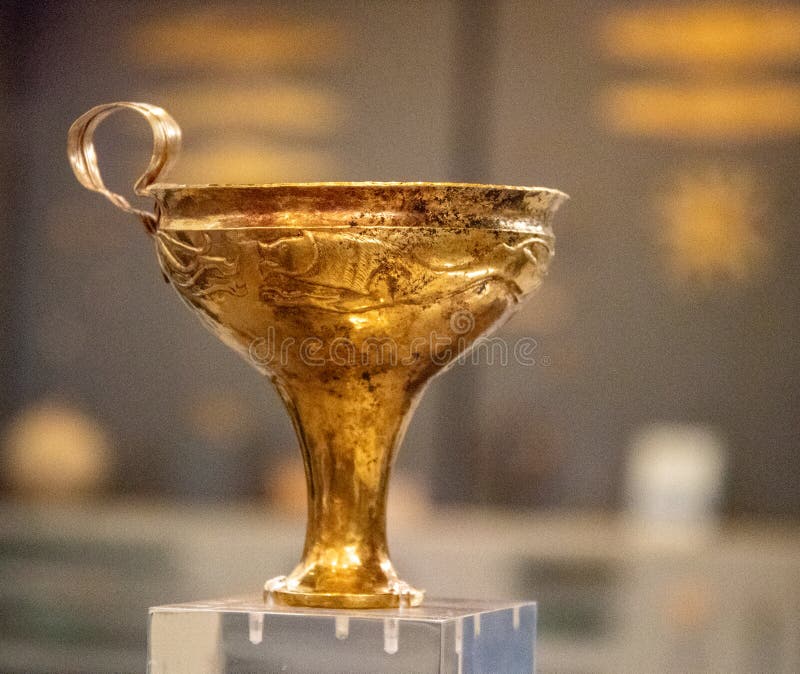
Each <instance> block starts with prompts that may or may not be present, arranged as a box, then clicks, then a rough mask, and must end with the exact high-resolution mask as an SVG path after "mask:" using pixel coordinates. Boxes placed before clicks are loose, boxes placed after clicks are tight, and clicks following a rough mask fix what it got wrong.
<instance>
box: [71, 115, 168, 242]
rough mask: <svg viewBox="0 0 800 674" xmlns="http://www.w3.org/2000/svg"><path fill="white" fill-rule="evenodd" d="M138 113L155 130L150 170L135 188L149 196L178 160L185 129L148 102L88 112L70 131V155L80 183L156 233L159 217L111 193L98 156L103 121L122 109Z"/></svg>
mask: <svg viewBox="0 0 800 674" xmlns="http://www.w3.org/2000/svg"><path fill="white" fill-rule="evenodd" d="M125 109H128V110H135V111H136V112H138V113H139V114H141V115H142V116H144V118H145V119H146V120H147V121H148V122H149V123H150V128H151V129H152V130H153V154H152V156H151V157H150V164H149V165H148V167H147V170H146V171H145V172H144V173H143V174H142V175H141V177H140V178H139V180H137V181H136V184H135V185H134V188H133V189H134V191H135V192H136V194H139V195H146V194H147V192H146V190H147V188H148V187H149V186H150V185H152V184H153V183H154V182H156V179H157V178H158V177H159V175H162V174H166V172H167V171H168V170H169V168H170V167H171V166H172V164H173V163H174V162H175V160H176V159H177V157H178V153H179V152H180V148H181V129H180V127H179V126H178V124H177V122H176V121H175V120H174V119H172V117H171V116H170V115H169V113H167V112H166V110H163V109H162V108H159V107H157V106H155V105H149V104H148V103H130V102H122V103H106V104H104V105H98V106H97V107H94V108H92V109H91V110H89V111H88V112H86V113H84V114H83V115H81V116H80V117H78V119H76V120H75V122H74V123H73V124H72V126H71V127H70V128H69V134H68V136H67V154H68V156H69V162H70V164H71V165H72V170H73V172H74V173H75V177H76V178H77V179H78V181H79V182H80V183H81V185H83V186H84V187H86V188H87V189H90V190H92V191H93V192H99V193H100V194H102V195H103V196H104V197H105V198H106V199H108V200H109V201H110V202H111V203H112V204H114V205H115V206H116V207H117V208H121V209H122V210H123V211H126V212H127V213H133V214H134V215H136V216H138V217H139V218H141V220H142V222H143V223H144V226H145V229H147V231H148V232H149V233H150V234H153V233H154V232H155V231H156V229H157V227H158V218H157V217H156V215H154V214H153V213H149V212H148V211H142V210H140V209H138V208H134V207H133V206H131V205H130V203H129V202H128V200H127V199H126V198H125V197H123V196H122V195H120V194H116V193H114V192H111V191H110V190H109V189H108V188H107V187H106V186H105V184H104V183H103V178H102V176H101V175H100V168H99V167H98V165H97V154H96V153H95V150H94V141H93V137H94V132H95V129H96V128H97V127H98V125H99V124H100V122H102V121H103V120H104V119H105V118H106V117H108V116H109V115H111V114H113V113H115V112H117V111H118V110H125Z"/></svg>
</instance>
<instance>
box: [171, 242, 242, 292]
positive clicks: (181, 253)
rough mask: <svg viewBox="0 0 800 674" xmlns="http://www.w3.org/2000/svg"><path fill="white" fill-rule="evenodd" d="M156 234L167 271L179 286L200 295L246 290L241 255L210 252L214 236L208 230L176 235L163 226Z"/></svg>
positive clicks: (173, 281)
mask: <svg viewBox="0 0 800 674" xmlns="http://www.w3.org/2000/svg"><path fill="white" fill-rule="evenodd" d="M155 238H156V246H157V249H158V259H159V261H160V263H161V266H162V269H163V271H164V274H165V275H166V276H167V278H168V279H170V281H171V282H172V283H174V284H175V285H176V286H177V287H179V288H187V289H191V291H192V294H194V295H197V296H209V295H215V294H218V293H222V294H229V295H234V296H238V297H241V296H242V295H244V294H245V292H246V287H245V284H244V282H243V281H242V279H241V278H239V260H238V258H237V259H233V260H230V259H228V258H227V257H224V256H221V255H211V254H210V253H211V248H212V244H211V237H210V236H209V235H208V234H207V233H205V232H194V231H188V230H187V231H183V232H181V233H180V234H179V235H175V234H173V233H171V232H168V231H164V230H160V231H159V232H158V233H157V235H156V237H155Z"/></svg>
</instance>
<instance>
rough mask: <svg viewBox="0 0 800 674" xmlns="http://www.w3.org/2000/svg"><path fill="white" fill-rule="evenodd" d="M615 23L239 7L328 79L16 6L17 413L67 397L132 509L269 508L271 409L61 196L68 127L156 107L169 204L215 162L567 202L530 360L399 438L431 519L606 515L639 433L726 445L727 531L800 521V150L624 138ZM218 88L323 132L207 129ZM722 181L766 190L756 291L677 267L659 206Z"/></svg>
mask: <svg viewBox="0 0 800 674" xmlns="http://www.w3.org/2000/svg"><path fill="white" fill-rule="evenodd" d="M624 6H625V5H624V3H592V4H591V5H587V4H586V3H582V2H545V3H526V2H519V3H513V2H498V3H466V2H464V3H456V2H394V3H392V2H363V3H357V2H338V3H321V2H317V3H304V4H303V5H302V6H300V5H297V4H295V3H288V2H287V3H268V4H263V3H259V4H256V3H253V4H252V5H249V4H248V3H231V4H230V5H228V6H227V10H226V11H225V12H224V13H223V14H222V15H220V16H221V18H220V22H221V24H222V25H223V27H224V25H229V24H230V25H235V24H236V22H237V21H239V24H240V25H241V26H243V27H245V28H246V27H247V26H248V25H249V26H250V27H251V28H252V27H253V26H255V27H256V28H259V27H263V29H264V30H265V31H266V30H268V29H269V27H270V26H271V25H273V24H272V23H270V22H271V21H272V22H273V23H274V21H278V22H279V23H278V24H277V25H278V26H279V28H280V26H282V25H286V26H290V29H287V30H293V29H292V28H291V26H296V25H297V24H300V25H304V24H308V25H311V26H315V27H316V29H318V30H319V31H320V32H319V33H318V35H319V36H320V38H319V39H320V40H321V41H322V42H321V44H322V50H321V51H320V52H319V54H321V56H319V55H318V58H317V57H315V58H310V57H309V56H308V54H309V53H311V54H312V56H313V54H315V53H317V52H314V50H313V49H311V48H310V47H309V48H307V49H305V50H304V48H303V46H302V45H300V46H298V47H297V52H296V53H295V54H294V55H293V56H292V55H291V54H290V55H289V56H286V57H285V58H281V59H278V61H277V62H270V60H269V58H268V55H267V56H265V55H264V54H261V53H257V54H256V57H253V60H252V62H251V63H250V65H249V66H247V67H242V66H237V65H236V58H230V59H228V60H224V61H222V62H220V63H217V64H213V63H211V64H209V63H205V62H203V63H199V64H194V65H193V64H192V61H191V59H190V58H189V59H188V60H184V61H174V62H169V61H165V60H163V59H159V58H151V57H149V56H148V50H153V49H157V48H159V45H160V44H162V43H163V38H162V43H158V42H157V41H156V42H155V43H154V44H144V43H143V40H142V38H141V36H142V35H143V34H144V33H143V31H145V30H146V27H148V26H150V27H152V26H153V25H155V26H160V27H161V29H162V30H165V31H167V35H168V32H169V30H170V28H174V30H175V31H176V33H177V34H180V33H181V31H184V32H185V30H186V27H187V26H188V25H194V24H192V21H193V20H195V18H196V17H197V16H198V15H200V16H202V15H203V11H205V10H197V9H196V8H195V7H194V5H191V4H182V3H159V4H157V5H156V4H151V3H149V2H129V3H116V2H75V3H37V4H36V6H35V7H34V6H33V5H29V4H28V3H23V2H18V3H16V4H15V3H11V4H7V5H6V6H5V7H4V9H3V16H4V24H5V26H7V29H8V31H9V32H10V34H12V35H14V36H15V38H14V40H13V41H11V42H9V43H5V46H4V48H3V58H4V63H5V65H6V68H8V64H11V66H12V71H13V77H12V78H11V79H12V84H13V86H11V87H10V89H9V91H10V92H11V94H12V98H11V103H12V106H11V109H10V111H9V113H8V117H9V119H10V123H8V124H5V127H6V129H7V130H10V131H11V133H10V134H7V140H6V141H5V142H8V143H11V144H12V145H11V146H12V150H11V152H10V156H13V157H15V164H14V167H15V172H14V175H12V176H10V177H9V175H8V173H9V170H8V169H9V164H8V163H6V165H5V166H4V168H3V170H4V174H3V179H2V185H0V194H1V195H2V198H3V200H4V202H5V203H6V204H7V207H6V209H5V211H6V213H5V218H6V220H5V221H6V223H7V224H6V226H5V228H4V230H3V232H2V234H1V235H0V236H2V242H3V244H4V245H3V255H4V257H3V262H4V265H3V266H4V270H5V274H6V276H7V277H8V278H7V281H6V283H5V285H4V290H3V291H2V298H0V301H2V302H3V304H4V306H8V310H7V311H5V315H6V316H7V320H6V321H5V323H4V327H5V333H4V336H3V337H2V342H0V346H2V348H3V350H4V358H3V365H2V372H0V374H2V375H3V377H4V381H5V382H6V388H7V390H8V391H9V395H8V396H6V398H4V399H3V400H4V410H3V412H4V416H7V415H8V414H10V413H12V412H14V411H15V410H18V409H20V408H22V407H23V406H25V405H27V404H29V403H31V402H33V401H35V400H38V399H40V398H42V397H52V396H58V397H62V398H65V399H67V400H69V401H71V402H73V403H74V404H76V405H78V406H80V407H82V408H83V409H85V410H87V411H89V412H91V413H92V414H94V415H96V416H97V417H98V418H99V419H101V421H102V422H103V423H104V424H105V425H107V426H108V427H109V428H110V430H111V432H112V433H113V436H114V437H115V439H116V444H117V452H118V460H119V466H118V479H117V488H118V489H119V490H122V491H137V492H138V491H157V492H165V493H171V494H178V495H185V496H188V497H191V498H200V497H202V496H204V495H205V496H217V497H220V498H229V497H231V496H232V495H235V494H242V493H254V492H255V491H257V489H258V486H259V484H260V483H261V477H260V474H261V471H262V470H263V469H264V467H266V466H268V465H270V463H271V462H274V461H276V460H278V459H280V458H281V457H282V456H285V455H287V454H288V453H289V452H291V451H294V446H295V442H294V438H293V435H292V431H291V428H290V425H289V422H288V419H287V418H286V415H285V413H284V412H283V410H282V409H281V407H280V404H279V401H278V399H277V396H276V395H275V394H274V393H273V392H272V391H271V390H269V389H268V388H267V387H266V386H264V382H262V381H261V380H259V378H258V376H257V375H256V374H255V373H254V372H252V371H250V370H249V369H248V366H247V365H246V364H245V363H244V362H240V361H239V359H238V358H237V357H236V356H234V355H233V354H232V353H229V352H228V350H227V349H226V348H225V347H223V346H222V345H221V344H218V343H217V342H216V341H215V338H213V337H212V336H210V335H209V334H207V333H206V332H205V331H204V330H202V329H200V327H199V325H198V324H196V321H195V319H194V318H193V317H192V316H190V315H189V313H188V312H186V311H184V310H183V308H182V307H181V306H179V303H178V300H177V298H176V297H175V296H174V293H172V291H171V290H170V289H169V288H168V287H167V286H165V285H164V283H163V282H162V281H161V279H160V275H159V273H158V270H157V265H156V261H155V259H154V255H153V251H152V249H151V246H150V244H149V242H148V240H147V239H146V237H145V236H144V235H143V234H142V232H141V231H140V228H139V227H138V226H137V224H136V223H135V222H134V221H133V220H132V219H130V218H129V217H126V216H125V215H124V214H122V213H121V212H119V211H116V210H115V209H113V207H111V206H110V205H109V204H107V203H106V202H105V201H103V200H102V199H100V198H99V197H97V196H95V195H90V194H88V193H87V192H85V191H84V190H83V189H82V188H80V187H79V186H78V185H77V183H76V182H75V180H74V179H73V177H72V175H71V172H70V170H69V167H68V165H67V162H66V160H65V157H64V142H65V135H66V129H67V127H68V126H69V123H70V122H71V121H72V120H73V119H74V118H75V117H77V116H78V115H79V114H81V113H82V112H83V111H85V110H86V109H88V108H89V107H91V106H92V105H94V104H97V103H100V102H106V101H113V100H125V99H128V100H137V99H141V100H147V101H152V102H156V103H159V104H161V105H163V106H164V107H166V108H167V109H169V110H170V111H171V112H173V114H174V115H175V116H176V118H177V119H178V121H179V122H181V121H182V120H184V119H185V120H186V122H185V123H184V147H185V148H186V150H187V152H186V155H185V158H184V162H182V163H180V164H179V166H178V167H177V169H176V170H175V172H174V176H173V177H174V179H175V180H176V181H181V180H193V181H202V180H206V181H217V180H219V179H220V178H219V174H218V173H217V172H215V171H214V169H215V166H216V165H215V164H212V165H211V166H207V165H205V163H204V162H203V161H202V160H203V159H204V158H206V159H207V158H209V157H212V158H213V157H217V160H218V161H219V165H220V166H225V165H226V164H225V161H226V158H225V157H220V156H219V155H220V152H219V149H218V148H220V147H222V148H224V147H226V146H227V147H232V148H251V149H252V150H253V154H254V155H255V156H258V155H259V153H261V154H262V155H264V156H267V155H271V154H272V155H274V156H275V157H277V161H280V160H281V158H283V163H282V164H279V166H278V168H275V164H269V163H267V162H265V163H264V164H263V166H260V170H259V165H258V164H257V163H256V164H254V165H253V166H252V167H250V169H249V170H250V171H251V174H252V175H250V178H249V181H251V182H269V181H272V180H292V179H294V180H308V179H317V180H367V179H374V180H379V179H397V180H402V179H416V180H468V181H481V182H497V183H505V184H540V185H547V186H553V187H559V188H561V189H563V190H565V191H567V192H568V193H570V194H571V195H572V197H573V199H572V201H571V202H570V203H568V204H567V206H566V207H565V208H564V210H563V213H561V214H560V215H559V217H558V218H557V221H556V232H557V235H558V254H557V258H556V261H555V263H554V265H553V268H552V274H551V276H550V278H549V279H548V281H547V283H546V284H545V286H544V288H543V290H542V292H541V295H540V297H539V298H537V299H534V300H533V301H531V302H530V303H529V305H528V306H527V307H525V309H523V311H522V313H521V315H519V316H518V317H517V318H516V319H515V320H514V321H512V322H511V323H510V324H509V325H508V326H507V327H506V328H504V332H503V334H504V335H505V336H506V337H507V338H508V339H509V340H512V341H513V340H514V339H517V338H519V337H520V336H534V337H535V338H536V339H537V343H538V348H537V353H538V354H539V355H540V356H541V358H539V360H538V363H537V365H535V366H532V367H516V368H514V367H502V366H500V365H497V364H495V365H487V364H485V363H484V364H480V365H476V366H463V367H458V368H456V369H455V370H453V371H451V372H450V373H449V374H447V375H446V376H445V377H443V378H441V379H439V380H437V381H436V382H435V383H434V385H433V386H432V389H431V390H430V392H429V393H428V395H427V397H426V399H425V400H424V402H423V404H422V405H421V407H420V410H419V412H418V415H417V417H416V418H415V421H414V422H413V424H412V427H411V430H410V433H409V437H408V439H407V441H406V443H405V446H404V448H403V450H402V452H401V455H400V459H399V461H400V467H401V468H404V469H407V470H411V471H416V472H417V473H419V474H420V475H423V476H430V475H432V476H433V478H432V488H433V491H434V493H435V494H436V495H437V497H438V498H439V499H442V500H456V501H472V502H479V503H497V504H511V505H545V506H565V507H611V506H614V505H615V504H616V503H617V500H618V496H619V492H620V480H621V468H622V464H623V462H624V456H625V453H626V451H627V449H628V446H629V442H630V437H631V435H632V433H634V432H635V431H636V430H637V429H638V428H639V427H640V426H642V425H645V424H648V423H651V422H654V421H664V420H666V421H679V422H692V423H702V424H708V425H712V426H714V427H716V428H718V429H720V432H721V433H722V434H723V436H724V437H725V438H726V441H727V444H728V447H729V450H730V462H729V463H730V465H729V468H730V474H729V490H728V498H727V508H728V510H729V511H730V512H733V513H761V514H767V513H783V514H790V515H794V516H797V515H799V514H800V490H798V489H797V483H798V478H800V452H798V451H797V440H796V438H797V437H798V431H800V428H799V427H800V420H799V418H798V414H797V411H796V404H797V403H796V401H797V400H798V395H799V394H800V378H798V364H799V363H798V361H800V347H798V344H797V334H798V322H800V321H799V319H800V310H798V305H799V302H798V300H800V285H799V284H798V283H797V280H798V267H797V259H798V253H800V250H798V247H799V246H800V244H798V239H797V236H796V231H797V224H798V223H797V215H796V214H797V213H798V212H800V197H799V196H798V193H797V190H796V188H795V186H796V184H797V177H798V175H797V174H798V168H799V167H798V160H797V157H798V156H800V152H798V151H799V150H800V143H798V137H797V136H794V135H791V134H790V135H784V136H781V137H780V138H777V139H755V140H754V141H751V142H748V143H746V144H741V143H734V142H714V143H708V142H704V141H693V142H687V141H682V140H674V139H673V140H664V139H658V138H652V137H638V136H630V135H628V136H626V135H623V134H619V133H616V132H614V131H613V130H611V129H610V128H609V127H608V124H606V123H604V121H603V119H602V116H601V115H600V114H598V105H597V101H598V100H599V97H600V96H601V94H602V92H603V91H605V90H606V88H607V87H609V86H613V85H614V82H616V81H619V80H626V79H628V78H630V77H640V76H641V73H639V72H634V73H631V72H628V70H627V69H626V68H625V67H624V66H621V65H620V64H619V63H615V62H613V61H610V60H609V59H606V58H604V56H603V53H602V50H601V49H600V47H599V46H598V40H597V27H598V25H599V23H600V20H601V18H602V16H604V14H605V13H606V12H607V11H608V10H609V9H614V8H619V7H624ZM226 22H227V23H226ZM259 22H260V23H259ZM280 22H283V23H280ZM212 23H213V22H212ZM243 30H244V29H243ZM326 36H327V37H326ZM265 39H266V38H265ZM326 40H327V41H326ZM167 43H168V40H167ZM180 44H181V45H184V47H185V41H184V42H181V43H180ZM312 46H313V45H312ZM190 47H191V45H190V46H189V47H186V49H188V50H189V52H191V48H190ZM259 54H260V55H259ZM187 58H188V57H187ZM259 59H260V60H259ZM789 76H790V77H796V73H793V72H792V73H789ZM204 91H216V92H223V93H224V92H232V91H233V92H240V93H241V92H245V94H248V93H249V95H251V96H252V95H253V92H263V96H264V99H265V100H269V96H270V95H271V92H275V95H276V96H277V95H279V94H280V95H290V94H292V92H295V93H296V92H298V91H299V92H300V100H301V102H302V101H306V104H307V106H309V107H307V108H306V109H305V110H306V111H307V110H311V111H312V114H313V110H314V102H313V101H314V100H316V99H314V98H313V97H314V96H320V97H321V99H320V100H321V105H322V107H321V108H319V109H320V110H323V109H324V110H327V112H325V114H324V115H322V113H321V116H324V117H325V119H327V120H328V121H327V123H326V124H324V125H323V126H322V127H320V128H306V127H304V126H303V125H302V124H300V125H293V124H292V120H291V119H289V120H288V121H287V120H286V119H283V118H281V117H280V115H278V117H275V116H274V115H272V114H267V113H266V112H265V114H264V119H265V120H266V121H263V122H260V121H259V120H258V119H257V117H258V116H257V115H256V116H255V117H256V120H255V121H253V117H254V116H253V115H252V114H249V113H251V112H252V111H249V112H248V114H244V113H243V115H242V119H241V120H239V118H237V112H236V107H235V103H234V102H232V103H230V104H229V105H226V103H225V101H226V98H225V96H223V97H222V98H221V102H220V103H219V104H217V105H216V106H214V107H213V109H210V113H213V115H212V116H211V117H210V118H208V119H206V120H205V121H204V119H203V116H202V115H197V114H196V110H193V108H192V105H193V102H195V101H197V95H198V94H202V93H203V92H204ZM281 92H283V93H281ZM287 92H288V94H287ZM303 96H306V98H303ZM308 96H311V98H310V99H309V98H307V97H308ZM231 100H233V99H231ZM247 100H254V99H247ZM309 100H310V101H311V103H308V101H309ZM283 105H284V107H286V106H287V105H288V106H289V107H291V103H284V104H283ZM325 106H328V107H325ZM193 112H194V113H195V114H192V113H193ZM302 114H306V112H303V113H302ZM302 114H301V115H300V116H302ZM214 115H216V116H214ZM270 120H271V121H270ZM106 126H107V127H108V128H106ZM99 136H100V138H99V140H98V148H99V153H100V157H101V162H102V163H103V169H104V171H105V173H106V175H107V177H108V182H109V183H110V184H111V185H112V186H114V187H115V188H117V189H118V190H120V191H127V185H128V184H129V183H130V182H131V181H132V177H133V176H136V175H137V174H138V171H140V170H141V167H142V166H143V164H144V162H145V161H146V157H147V152H148V149H147V146H148V143H149V139H148V137H147V134H146V131H145V129H144V125H143V124H141V123H139V122H138V121H136V120H135V119H133V118H124V116H121V117H120V119H116V118H113V119H111V120H109V121H108V122H107V124H106V125H104V127H103V129H102V130H101V131H100V132H99ZM215 153H216V154H215ZM293 158H294V159H293ZM201 164H203V165H201ZM697 167H699V168H697ZM708 167H711V169H715V168H718V169H719V170H721V171H722V172H723V173H725V172H726V171H727V172H728V173H736V172H737V171H742V170H744V171H746V172H749V173H748V175H750V174H754V175H755V176H756V179H755V184H756V186H757V187H758V189H759V192H758V195H759V198H760V200H762V201H763V204H761V205H762V206H763V209H762V212H761V215H760V216H759V217H760V219H759V231H760V232H761V234H762V236H763V237H764V238H765V240H766V241H767V243H768V247H769V256H768V258H767V261H766V263H764V264H759V265H755V266H754V268H753V269H752V270H750V271H749V272H748V274H747V275H746V278H745V279H744V280H743V281H739V280H736V281H728V280H726V279H717V280H715V281H712V282H710V283H707V282H700V281H697V280H692V279H689V280H677V281H676V280H675V279H674V278H672V275H671V272H670V267H669V255H668V251H666V250H665V246H664V243H663V239H664V236H663V231H664V228H665V227H666V226H667V225H666V224H665V222H664V219H663V217H661V216H660V215H659V212H658V210H657V208H656V206H655V205H654V204H656V203H657V197H658V194H660V191H663V190H668V189H669V186H670V185H671V184H673V183H674V181H675V180H676V178H675V177H676V176H680V175H682V174H683V173H682V172H684V171H686V170H689V171H691V170H695V169H696V170H700V171H704V170H707V169H708ZM247 168H248V167H247V166H245V169H247ZM236 170H244V169H242V168H241V166H240V167H238V168H237V169H236ZM709 170H710V169H709ZM9 214H13V217H10V215H9ZM7 260H8V261H7ZM9 327H10V328H11V330H9ZM220 400H224V401H227V402H228V403H229V404H230V405H231V406H232V407H233V408H234V409H237V410H238V418H237V419H236V424H235V425H236V428H237V430H236V432H234V433H232V434H231V436H230V438H229V439H228V440H223V441H220V440H219V439H218V438H217V439H215V440H213V441H212V440H209V439H208V438H207V437H204V435H203V433H202V432H201V431H199V430H198V428H197V424H196V423H195V419H196V415H197V413H198V412H197V411H198V410H199V409H202V408H203V406H204V405H213V404H215V401H217V402H218V401H220ZM215 443H216V444H215ZM220 445H221V446H220Z"/></svg>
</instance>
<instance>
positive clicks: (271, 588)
mask: <svg viewBox="0 0 800 674" xmlns="http://www.w3.org/2000/svg"><path fill="white" fill-rule="evenodd" d="M424 597H425V591H424V590H417V589H415V588H413V587H411V586H410V585H408V583H404V582H402V581H399V582H397V583H396V586H395V587H394V588H393V589H392V591H391V592H376V593H369V594H354V593H346V592H302V591H298V590H292V589H290V587H289V586H288V584H287V581H286V577H285V576H279V577H278V578H273V579H271V580H268V581H267V582H266V584H265V585H264V601H265V602H266V603H268V604H271V603H278V604H284V605H286V606H305V607H307V608H346V609H361V608H401V607H412V606H419V605H420V604H421V603H422V600H423V598H424Z"/></svg>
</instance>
